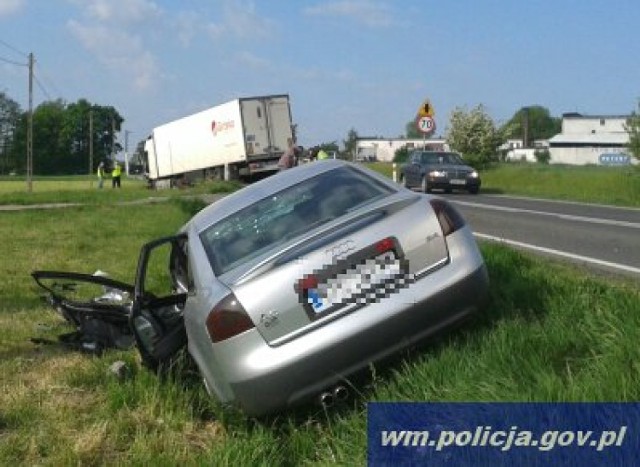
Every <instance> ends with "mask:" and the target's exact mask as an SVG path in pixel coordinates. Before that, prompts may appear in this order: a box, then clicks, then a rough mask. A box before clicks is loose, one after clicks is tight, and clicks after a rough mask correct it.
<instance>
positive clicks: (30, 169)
mask: <svg viewBox="0 0 640 467" xmlns="http://www.w3.org/2000/svg"><path fill="white" fill-rule="evenodd" d="M32 177H33V53H30V54H29V118H28V122H27V191H28V192H29V193H31V192H32V191H33V182H32Z"/></svg>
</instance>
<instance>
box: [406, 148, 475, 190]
mask: <svg viewBox="0 0 640 467" xmlns="http://www.w3.org/2000/svg"><path fill="white" fill-rule="evenodd" d="M400 181H401V182H402V183H403V184H404V186H405V187H407V188H420V190H421V191H422V192H424V193H429V192H431V190H433V189H440V190H445V191H446V192H450V191H452V190H466V191H468V192H469V193H473V194H476V193H478V191H479V190H480V184H481V181H480V176H479V175H478V172H477V171H476V170H474V169H473V167H470V166H468V165H467V164H465V162H464V160H463V159H462V157H461V156H460V154H457V153H455V152H434V151H414V152H412V153H411V154H409V162H408V163H407V164H405V165H404V166H403V167H402V169H401V172H400Z"/></svg>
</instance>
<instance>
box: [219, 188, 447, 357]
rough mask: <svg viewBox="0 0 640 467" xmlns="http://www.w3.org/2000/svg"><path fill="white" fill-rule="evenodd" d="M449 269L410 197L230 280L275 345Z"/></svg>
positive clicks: (335, 226) (430, 218)
mask: <svg viewBox="0 0 640 467" xmlns="http://www.w3.org/2000/svg"><path fill="white" fill-rule="evenodd" d="M416 219H420V221H419V222H415V220H416ZM399 225H402V228H401V229H400V228H398V226H399ZM409 258H410V260H409ZM447 261H448V252H447V247H446V242H445V240H444V237H443V235H442V229H441V227H440V224H439V223H438V220H437V218H436V216H435V215H433V211H432V210H431V209H430V207H429V205H428V203H427V201H426V200H425V199H424V198H423V197H421V196H419V195H417V196H416V195H409V196H406V197H399V199H396V200H395V201H393V202H391V203H388V204H386V205H382V206H379V207H378V208H377V209H373V210H368V211H367V212H366V213H363V214H362V213H361V214H359V215H358V214H354V215H351V216H345V217H344V218H341V219H340V220H338V221H334V222H332V223H330V224H328V225H326V226H324V227H322V228H321V229H320V230H317V231H315V232H311V233H309V234H308V235H306V236H304V237H302V238H299V239H298V240H297V241H296V242H295V243H293V244H292V245H290V246H289V247H287V248H286V249H284V250H282V251H280V252H278V253H277V254H276V255H274V256H272V257H270V258H268V259H267V260H266V261H263V262H262V263H260V264H257V265H254V266H253V267H252V268H250V269H248V270H245V271H243V272H242V274H238V273H236V274H235V275H234V276H233V277H232V276H231V275H229V276H228V277H227V280H229V279H233V280H232V281H230V282H228V285H229V287H230V288H231V289H232V290H233V292H234V294H235V296H236V297H237V298H238V300H239V301H240V302H241V303H242V305H243V307H244V308H245V310H246V311H247V313H248V314H249V315H250V316H251V318H252V320H253V321H254V323H255V325H256V327H257V328H258V330H259V332H260V333H261V334H262V336H263V337H264V338H265V340H266V341H267V342H268V343H269V344H271V345H280V344H281V343H284V342H287V341H288V340H290V339H293V338H295V337H297V336H299V335H301V334H304V333H306V332H309V331H311V330H312V329H314V328H316V327H318V326H322V325H324V324H326V323H327V322H330V321H333V320H334V319H338V318H340V317H341V316H343V315H344V314H346V313H348V312H351V311H354V310H357V309H358V308H361V307H362V306H364V305H366V303H367V300H378V299H380V300H383V299H384V295H385V294H386V293H395V292H396V291H398V290H400V289H401V288H403V287H406V286H408V285H409V284H410V283H411V282H412V281H413V278H414V277H416V276H418V277H420V276H423V275H425V274H426V273H428V272H429V271H430V270H433V269H435V268H437V267H439V266H440V265H442V264H445V263H446V262H447ZM363 278H365V279H363ZM367 281H369V282H368V283H367ZM363 282H365V283H363ZM350 289H353V290H351V291H350ZM376 294H378V295H379V297H377V296H376Z"/></svg>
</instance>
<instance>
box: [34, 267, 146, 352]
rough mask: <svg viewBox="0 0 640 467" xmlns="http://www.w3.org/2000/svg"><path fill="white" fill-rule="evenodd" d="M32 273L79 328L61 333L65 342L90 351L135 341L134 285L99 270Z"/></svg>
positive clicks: (55, 304) (50, 299) (53, 303)
mask: <svg viewBox="0 0 640 467" xmlns="http://www.w3.org/2000/svg"><path fill="white" fill-rule="evenodd" d="M31 276H32V277H33V278H34V279H35V281H36V283H37V284H38V285H39V286H40V287H42V288H43V289H44V290H46V291H47V299H48V301H49V303H50V304H51V306H53V308H55V309H56V310H57V311H58V312H59V313H60V314H61V315H62V316H63V317H64V318H65V319H66V320H67V321H69V322H70V323H71V324H72V325H73V326H75V328H76V330H75V331H74V332H72V333H69V334H64V335H62V336H60V338H59V339H60V341H61V342H62V343H64V344H66V345H68V346H70V347H74V348H77V349H79V350H83V351H86V352H90V353H101V352H102V351H103V350H104V349H107V348H118V349H127V348H130V347H131V346H132V345H133V343H134V337H133V333H132V332H131V328H130V327H129V313H130V310H131V305H132V297H133V293H134V287H133V286H132V285H129V284H125V283H124V282H119V281H116V280H113V279H110V278H108V277H105V276H104V275H100V273H95V274H93V275H92V274H82V273H74V272H61V271H34V272H32V273H31ZM35 341H36V342H37V341H42V339H36V340H35Z"/></svg>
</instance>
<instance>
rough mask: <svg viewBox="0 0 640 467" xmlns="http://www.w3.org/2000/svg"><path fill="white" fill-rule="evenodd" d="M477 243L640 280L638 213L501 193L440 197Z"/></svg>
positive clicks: (630, 210) (629, 209)
mask: <svg viewBox="0 0 640 467" xmlns="http://www.w3.org/2000/svg"><path fill="white" fill-rule="evenodd" d="M443 196H444V197H446V198H447V199H449V200H450V201H451V202H453V203H454V204H455V206H456V207H457V208H458V209H459V210H460V211H461V212H462V214H463V215H464V217H465V218H466V219H467V221H468V222H469V224H470V225H471V227H472V229H473V231H474V233H475V235H476V237H477V238H478V239H480V240H488V241H500V242H503V243H506V244H508V245H510V246H513V247H516V248H522V249H525V250H528V251H531V252H534V253H538V254H543V255H548V256H552V257H556V258H559V259H564V260H569V261H572V262H576V263H579V264H582V265H584V266H585V267H589V268H595V269H596V270H600V271H607V272H609V273H616V274H624V275H627V276H630V277H633V278H634V279H637V280H639V281H640V209H635V208H617V207H609V206H603V205H595V204H585V203H575V202H563V201H547V200H540V199H532V198H521V197H511V196H502V195H482V194H480V195H477V196H471V195H466V194H450V195H443Z"/></svg>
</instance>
